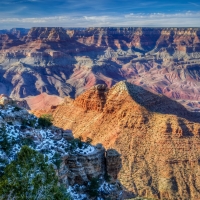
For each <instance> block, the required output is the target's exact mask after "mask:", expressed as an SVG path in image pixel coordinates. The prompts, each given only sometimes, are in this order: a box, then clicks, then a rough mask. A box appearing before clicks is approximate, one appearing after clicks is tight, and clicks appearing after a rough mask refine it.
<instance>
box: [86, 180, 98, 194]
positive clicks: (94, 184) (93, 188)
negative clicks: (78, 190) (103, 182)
mask: <svg viewBox="0 0 200 200" xmlns="http://www.w3.org/2000/svg"><path fill="white" fill-rule="evenodd" d="M98 189H99V181H98V179H97V178H92V180H91V181H90V183H89V186H88V188H87V192H88V194H89V195H90V197H97V196H98Z"/></svg>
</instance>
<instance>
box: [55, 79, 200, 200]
mask: <svg viewBox="0 0 200 200" xmlns="http://www.w3.org/2000/svg"><path fill="white" fill-rule="evenodd" d="M97 88H101V87H99V86H98V87H97ZM102 96H103V99H104V101H103V102H104V103H103V104H101V102H102V98H101V97H102ZM97 105H101V107H100V108H101V109H97V108H98V106H97ZM53 116H54V125H56V126H58V127H62V128H64V129H72V130H73V133H74V135H75V137H79V136H82V137H83V138H87V137H90V138H92V139H93V144H97V143H99V142H100V143H102V144H103V145H104V146H105V147H106V148H107V149H108V153H107V156H108V157H109V155H114V154H115V153H114V152H112V151H110V150H109V149H111V148H113V149H116V151H117V152H119V153H120V154H121V159H122V168H121V169H119V175H118V178H119V180H120V182H121V183H122V185H123V186H124V187H125V188H126V190H127V194H129V195H130V194H132V196H137V195H139V196H144V197H151V198H155V199H171V200H182V199H185V200H186V199H187V200H196V199H199V198H200V193H199V189H200V188H199V187H200V185H199V171H200V167H199V157H200V135H199V134H200V123H199V122H200V118H199V115H198V114H197V113H190V112H189V111H187V110H186V109H185V108H184V107H183V106H182V105H181V104H179V103H177V102H176V101H172V100H170V99H169V98H167V97H165V96H163V95H155V94H153V93H150V92H148V91H146V90H144V89H143V88H141V87H139V86H136V85H132V84H130V83H128V82H119V83H117V84H116V85H114V86H113V87H112V88H111V89H108V90H107V89H104V90H103V91H101V95H100V93H99V90H98V89H96V90H94V88H92V89H91V90H88V91H86V92H85V93H83V94H81V95H80V96H79V97H77V98H76V99H75V100H71V101H70V100H66V101H65V102H64V103H63V104H62V105H60V106H58V107H57V108H56V109H55V111H54V112H53ZM112 161H113V163H112V164H109V162H108V165H107V169H108V173H109V174H110V175H111V176H112V177H114V176H113V175H112V173H113V172H115V171H118V169H116V168H115V169H113V167H114V166H115V164H114V163H118V162H119V160H118V158H117V157H115V158H114V159H112ZM130 192H131V193H130ZM130 196H131V195H130Z"/></svg>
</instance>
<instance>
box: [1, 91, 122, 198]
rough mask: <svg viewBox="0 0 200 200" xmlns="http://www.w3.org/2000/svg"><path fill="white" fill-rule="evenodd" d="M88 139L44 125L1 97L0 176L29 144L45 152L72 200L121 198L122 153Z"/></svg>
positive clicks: (32, 171)
mask: <svg viewBox="0 0 200 200" xmlns="http://www.w3.org/2000/svg"><path fill="white" fill-rule="evenodd" d="M88 141H89V140H88ZM88 141H87V142H83V141H81V140H80V139H75V138H74V137H73V134H72V132H71V130H63V129H61V128H57V127H55V126H49V127H45V128H44V127H43V128H42V126H41V124H40V122H39V120H38V119H37V118H36V117H35V116H33V115H31V114H30V113H28V111H27V110H25V109H22V108H20V107H18V106H16V102H15V101H13V100H12V99H11V98H9V97H6V96H5V95H1V96H0V160H1V162H0V178H1V176H2V174H3V172H4V169H5V167H6V165H8V164H10V162H12V161H13V160H15V159H16V157H17V153H18V152H19V151H20V149H21V147H22V146H23V145H27V146H29V147H31V148H32V149H35V150H36V151H38V152H40V153H42V154H44V156H45V157H46V159H45V160H46V161H45V162H47V163H48V164H51V165H53V168H54V169H55V171H56V174H57V176H58V178H59V181H60V183H62V184H63V186H64V188H65V190H66V191H68V192H69V193H70V195H71V198H72V199H73V200H84V199H94V198H103V199H106V198H110V199H113V200H122V199H123V186H122V185H121V183H120V182H119V181H118V180H117V178H118V173H119V171H120V169H121V155H120V154H119V153H118V152H117V151H116V150H107V151H106V150H105V148H104V147H103V146H102V144H97V145H95V146H93V145H91V144H90V143H89V142H88ZM34 170H36V169H32V170H31V174H32V175H33V174H34V173H36V174H37V172H36V171H34ZM31 174H30V176H31ZM106 175H107V179H106ZM33 176H34V175H33ZM108 177H109V179H110V180H108ZM28 178H32V177H28ZM92 181H93V182H92ZM92 183H93V184H94V185H92ZM1 187H3V186H2V185H1ZM1 189H2V188H1ZM11 189H12V188H11ZM90 192H91V193H92V192H93V193H92V195H91V193H90ZM94 192H95V194H94Z"/></svg>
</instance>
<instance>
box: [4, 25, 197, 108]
mask: <svg viewBox="0 0 200 200" xmlns="http://www.w3.org/2000/svg"><path fill="white" fill-rule="evenodd" d="M0 33H1V35H0V49H1V50H0V66H1V71H0V74H1V77H2V78H1V85H0V92H1V93H4V94H6V95H9V96H11V97H12V98H16V99H18V98H26V97H28V96H35V95H39V94H41V93H44V92H45V93H47V94H53V95H57V96H60V97H65V96H70V97H73V98H74V97H76V96H78V95H80V94H81V93H82V92H84V91H85V90H87V89H89V88H91V87H92V86H94V85H96V84H106V85H107V86H108V87H111V86H113V85H114V84H115V83H117V82H119V81H122V80H127V81H128V82H130V83H133V84H135V85H139V86H141V87H143V88H144V89H146V90H149V91H151V92H153V93H157V94H164V95H165V96H167V97H169V98H172V99H174V100H177V101H179V102H180V103H182V104H183V105H184V106H185V107H186V108H187V109H190V110H192V111H198V110H199V58H200V29H199V28H131V27H130V28H128V27H127V28H80V29H78V28H77V29H64V28H32V29H30V30H27V29H11V30H10V31H1V32H0Z"/></svg>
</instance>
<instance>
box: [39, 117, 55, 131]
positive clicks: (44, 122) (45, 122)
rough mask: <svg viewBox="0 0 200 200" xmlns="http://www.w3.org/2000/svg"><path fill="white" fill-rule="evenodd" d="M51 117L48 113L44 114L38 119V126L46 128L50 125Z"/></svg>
mask: <svg viewBox="0 0 200 200" xmlns="http://www.w3.org/2000/svg"><path fill="white" fill-rule="evenodd" d="M52 121H53V117H52V115H50V114H44V115H42V116H41V117H40V118H39V119H38V124H39V126H41V127H43V128H47V127H49V126H51V125H52Z"/></svg>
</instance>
